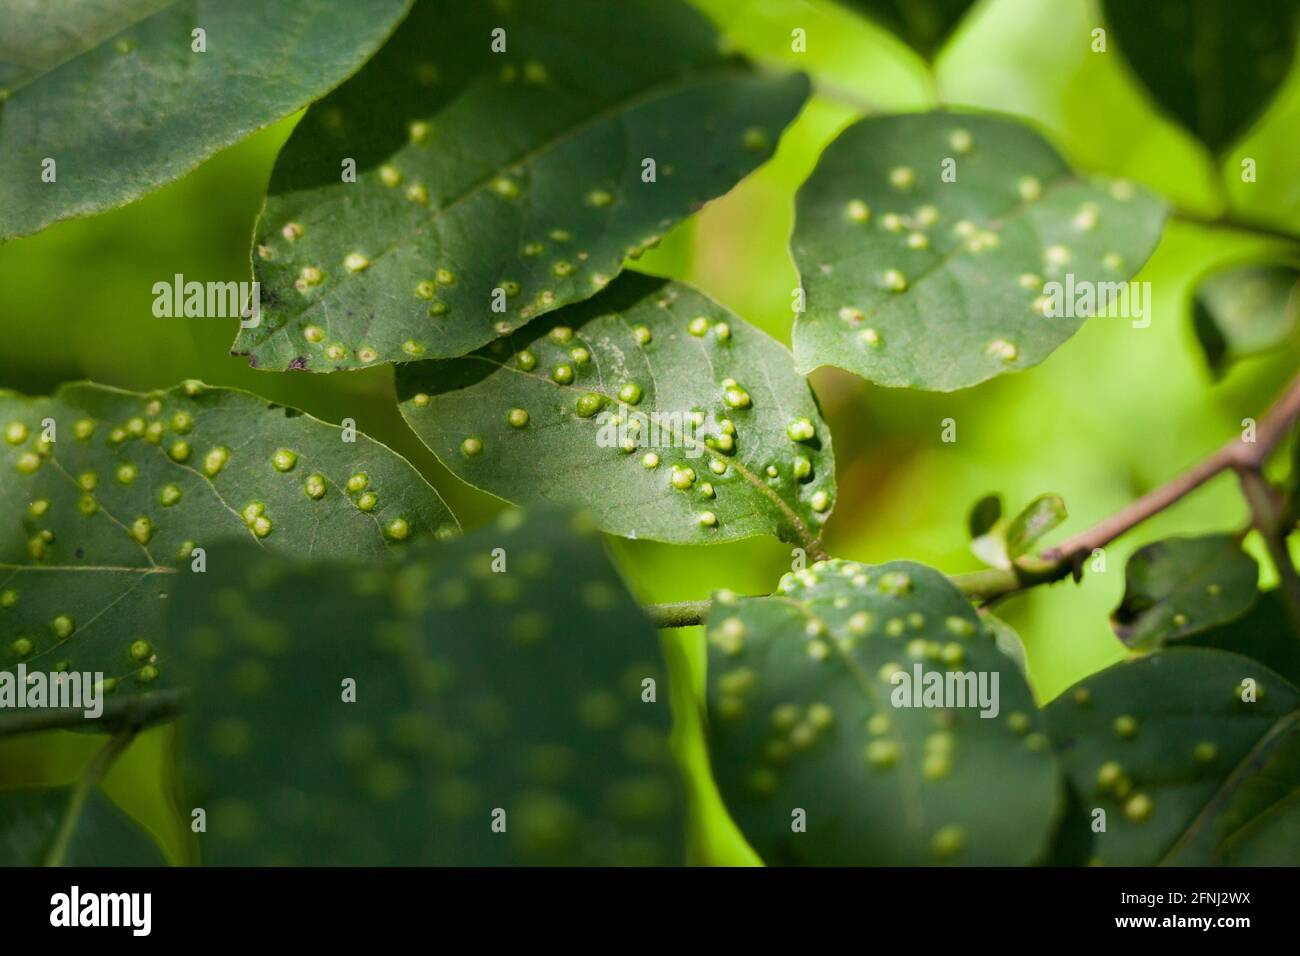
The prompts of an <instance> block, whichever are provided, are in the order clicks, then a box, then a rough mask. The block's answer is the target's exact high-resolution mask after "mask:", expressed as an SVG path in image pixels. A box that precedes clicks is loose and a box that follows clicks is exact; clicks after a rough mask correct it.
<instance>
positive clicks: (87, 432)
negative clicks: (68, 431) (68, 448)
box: [72, 418, 95, 441]
mask: <svg viewBox="0 0 1300 956" xmlns="http://www.w3.org/2000/svg"><path fill="white" fill-rule="evenodd" d="M94 434H95V423H94V422H92V421H91V420H90V419H89V418H82V419H78V420H77V422H76V424H74V425H73V426H72V437H73V438H75V439H77V441H85V440H86V439H88V438H90V437H91V436H92V435H94Z"/></svg>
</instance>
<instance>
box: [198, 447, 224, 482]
mask: <svg viewBox="0 0 1300 956" xmlns="http://www.w3.org/2000/svg"><path fill="white" fill-rule="evenodd" d="M229 460H230V452H229V451H227V450H226V449H225V448H221V447H217V448H213V449H212V450H211V451H209V452H208V453H207V454H206V455H204V456H203V473H204V474H205V475H207V476H208V477H209V478H215V477H216V476H217V475H219V474H221V469H222V468H225V467H226V462H228V461H229Z"/></svg>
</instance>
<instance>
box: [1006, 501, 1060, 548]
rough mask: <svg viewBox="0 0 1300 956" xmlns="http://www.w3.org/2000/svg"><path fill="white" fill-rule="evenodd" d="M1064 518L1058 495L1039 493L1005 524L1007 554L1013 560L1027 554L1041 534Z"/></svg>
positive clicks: (1057, 524)
mask: <svg viewBox="0 0 1300 956" xmlns="http://www.w3.org/2000/svg"><path fill="white" fill-rule="evenodd" d="M1065 518H1066V513H1065V501H1064V500H1063V499H1062V498H1061V496H1060V495H1039V496H1038V497H1037V498H1035V499H1034V500H1033V501H1031V502H1030V503H1029V504H1028V505H1027V506H1026V507H1025V510H1024V511H1022V512H1020V514H1018V515H1016V516H1015V518H1013V519H1012V520H1011V524H1010V525H1008V526H1007V556H1008V557H1009V558H1010V559H1011V560H1012V561H1014V560H1015V559H1016V558H1018V557H1020V556H1021V555H1022V554H1028V553H1029V551H1030V549H1031V548H1033V547H1034V545H1035V544H1037V543H1038V540H1039V539H1040V538H1042V536H1043V535H1045V534H1047V533H1048V532H1049V531H1051V530H1052V529H1053V528H1056V527H1058V526H1059V525H1060V524H1061V522H1063V521H1064V520H1065Z"/></svg>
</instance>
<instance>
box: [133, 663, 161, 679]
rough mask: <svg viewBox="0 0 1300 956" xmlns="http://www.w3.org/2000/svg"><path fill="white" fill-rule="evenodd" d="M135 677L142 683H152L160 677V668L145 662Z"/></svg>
mask: <svg viewBox="0 0 1300 956" xmlns="http://www.w3.org/2000/svg"><path fill="white" fill-rule="evenodd" d="M135 679H136V680H138V681H139V682H140V683H141V684H152V683H153V682H154V681H156V680H157V679H158V668H157V667H155V666H154V665H153V664H145V665H144V667H142V668H140V669H139V670H138V671H136V674H135Z"/></svg>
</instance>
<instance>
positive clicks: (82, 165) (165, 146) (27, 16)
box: [0, 0, 410, 239]
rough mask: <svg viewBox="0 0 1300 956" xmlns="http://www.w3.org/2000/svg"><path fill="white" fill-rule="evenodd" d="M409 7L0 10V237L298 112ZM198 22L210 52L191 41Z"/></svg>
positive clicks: (161, 174)
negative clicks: (48, 176) (50, 177)
mask: <svg viewBox="0 0 1300 956" xmlns="http://www.w3.org/2000/svg"><path fill="white" fill-rule="evenodd" d="M409 6H410V0H366V2H364V3H333V2H328V0H277V2H275V3H263V2H259V0H222V2H221V3H208V4H202V5H200V6H196V5H195V4H193V3H182V2H180V0H58V2H53V0H51V2H42V0H38V2H36V3H33V2H32V0H20V2H7V3H4V4H0V239H10V238H13V237H14V236H23V235H27V234H29V233H33V232H36V231H37V230H39V229H43V228H44V227H46V226H48V225H49V224H50V223H53V222H58V221H59V220H61V219H69V218H72V217H75V216H88V215H91V214H93V213H97V212H101V211H103V210H105V209H111V208H113V207H115V206H120V205H122V204H124V203H128V202H131V201H132V200H135V199H139V198H140V197H141V196H143V195H144V194H145V193H148V192H150V191H152V190H154V189H156V188H158V187H159V186H162V185H165V184H166V183H169V182H171V181H172V180H173V179H177V178H178V177H180V176H183V175H184V174H185V173H187V172H189V171H190V170H191V169H193V168H194V167H195V166H197V165H198V164H199V163H201V162H202V161H203V160H205V159H207V158H208V157H209V156H211V155H212V154H213V153H215V152H217V151H218V150H221V149H224V148H225V147H227V146H230V145H231V144H233V143H237V142H238V141H239V140H241V139H243V138H244V137H245V136H247V135H249V134H250V133H252V132H253V131H254V130H257V129H260V128H262V127H263V126H267V125H268V124H270V123H272V122H274V121H276V120H278V119H281V118H282V117H285V116H288V115H289V114H290V113H293V112H294V111H295V110H298V109H301V108H302V107H303V106H305V105H306V104H307V103H310V102H311V101H312V100H314V99H316V98H317V97H318V96H321V95H322V94H324V93H325V92H327V91H328V90H329V89H331V88H332V87H333V86H334V85H335V84H337V83H338V82H339V81H340V80H342V79H344V78H345V77H347V76H348V75H350V74H351V73H353V72H354V71H355V70H356V69H357V68H358V67H359V66H361V64H362V63H364V62H365V61H366V59H367V58H368V57H369V56H370V55H371V54H372V53H374V51H375V50H376V49H378V48H379V46H380V44H382V43H383V42H384V40H385V38H386V37H387V36H388V35H389V33H390V32H391V31H392V29H393V27H394V26H395V25H396V24H397V22H398V20H399V19H401V17H402V15H403V14H405V13H406V10H407V8H408V7H409ZM196 29H202V30H204V31H205V32H206V36H205V38H204V39H205V43H206V52H201V53H200V52H195V51H194V49H193V47H194V45H195V43H196V40H195V38H194V37H193V34H192V31H194V30H196ZM47 159H52V160H53V161H54V162H55V164H56V165H55V167H54V172H55V180H54V181H53V182H46V181H44V180H43V179H42V173H43V172H45V166H44V164H45V161H46V160H47Z"/></svg>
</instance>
